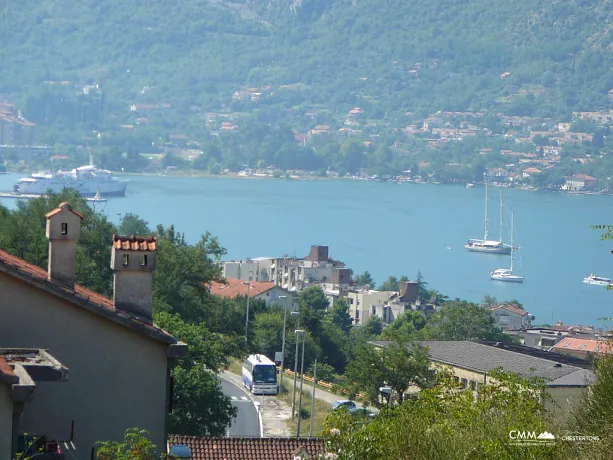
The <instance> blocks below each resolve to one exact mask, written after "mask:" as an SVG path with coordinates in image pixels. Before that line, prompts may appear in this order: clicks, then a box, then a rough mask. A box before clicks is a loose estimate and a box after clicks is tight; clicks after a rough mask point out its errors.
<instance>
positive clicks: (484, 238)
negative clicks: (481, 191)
mask: <svg viewBox="0 0 613 460" xmlns="http://www.w3.org/2000/svg"><path fill="white" fill-rule="evenodd" d="M483 240H484V241H487V178H486V179H485V236H484V237H483Z"/></svg>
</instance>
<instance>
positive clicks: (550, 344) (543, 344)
mask: <svg viewBox="0 0 613 460" xmlns="http://www.w3.org/2000/svg"><path fill="white" fill-rule="evenodd" d="M555 344H556V339H541V347H553V346H554V345H555Z"/></svg>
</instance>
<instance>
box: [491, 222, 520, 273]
mask: <svg viewBox="0 0 613 460" xmlns="http://www.w3.org/2000/svg"><path fill="white" fill-rule="evenodd" d="M514 224H515V222H514V214H511V268H497V269H496V270H492V271H491V272H490V278H491V279H493V280H496V281H508V282H511V283H523V282H524V277H523V276H521V275H518V274H516V273H515V272H514V271H513V262H514V260H515V249H514V248H513V230H514Z"/></svg>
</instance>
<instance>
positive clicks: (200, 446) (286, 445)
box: [168, 434, 324, 460]
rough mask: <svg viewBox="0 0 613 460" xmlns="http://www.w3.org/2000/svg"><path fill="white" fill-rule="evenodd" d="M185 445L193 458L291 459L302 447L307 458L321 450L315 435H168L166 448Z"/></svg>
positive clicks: (321, 440)
mask: <svg viewBox="0 0 613 460" xmlns="http://www.w3.org/2000/svg"><path fill="white" fill-rule="evenodd" d="M176 444H183V445H186V446H188V447H189V448H190V449H191V451H192V459H193V460H293V459H294V456H295V455H298V454H299V453H300V452H301V451H303V450H305V451H306V453H307V457H306V458H309V459H316V458H319V455H321V454H323V453H324V441H323V439H317V438H303V439H296V438H214V437H199V436H179V435H172V434H171V435H170V436H168V448H169V449H170V448H171V447H172V446H174V445H176Z"/></svg>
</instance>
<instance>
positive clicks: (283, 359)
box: [277, 295, 287, 395]
mask: <svg viewBox="0 0 613 460" xmlns="http://www.w3.org/2000/svg"><path fill="white" fill-rule="evenodd" d="M281 299H283V305H284V306H283V339H282V342H281V373H280V375H279V389H278V390H277V394H279V395H280V394H281V392H282V391H283V372H284V371H285V369H284V367H285V329H286V324H287V296H285V295H280V296H279V300H281Z"/></svg>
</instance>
